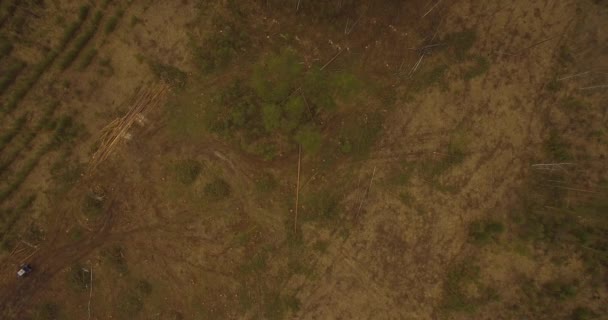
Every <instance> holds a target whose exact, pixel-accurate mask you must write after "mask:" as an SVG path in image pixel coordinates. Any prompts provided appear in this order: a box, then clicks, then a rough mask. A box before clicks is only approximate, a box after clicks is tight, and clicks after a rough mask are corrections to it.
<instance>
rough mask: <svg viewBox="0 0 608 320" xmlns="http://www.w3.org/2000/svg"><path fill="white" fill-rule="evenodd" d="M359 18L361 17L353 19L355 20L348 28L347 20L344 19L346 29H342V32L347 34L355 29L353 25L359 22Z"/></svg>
mask: <svg viewBox="0 0 608 320" xmlns="http://www.w3.org/2000/svg"><path fill="white" fill-rule="evenodd" d="M359 20H361V17H359V18H357V20H355V22H354V23H353V24H352V25H351V26H350V28H348V21H349V20H347V21H346V27H347V29H344V34H346V35H349V34H350V33H351V32H352V31H353V29H355V26H356V25H357V23H359Z"/></svg>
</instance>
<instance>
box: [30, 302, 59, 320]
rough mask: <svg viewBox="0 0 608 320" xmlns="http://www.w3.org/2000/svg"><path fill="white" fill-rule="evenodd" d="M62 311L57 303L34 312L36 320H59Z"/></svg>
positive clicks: (40, 307) (47, 304)
mask: <svg viewBox="0 0 608 320" xmlns="http://www.w3.org/2000/svg"><path fill="white" fill-rule="evenodd" d="M59 316H60V309H59V306H58V305H57V304H55V303H45V304H42V305H40V306H38V307H37V308H36V309H35V312H34V320H55V319H59Z"/></svg>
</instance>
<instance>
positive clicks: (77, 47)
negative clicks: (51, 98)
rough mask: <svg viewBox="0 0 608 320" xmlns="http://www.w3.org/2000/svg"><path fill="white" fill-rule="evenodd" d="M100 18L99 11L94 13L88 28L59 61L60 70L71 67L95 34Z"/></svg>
mask: <svg viewBox="0 0 608 320" xmlns="http://www.w3.org/2000/svg"><path fill="white" fill-rule="evenodd" d="M102 17H103V14H102V12H101V11H97V12H95V15H94V16H93V19H92V21H91V25H90V26H89V28H88V29H87V30H86V31H85V32H84V33H83V34H82V35H81V36H80V37H78V38H76V40H74V47H73V48H72V49H71V50H69V51H67V52H66V54H65V56H64V57H63V60H61V63H60V64H59V65H60V67H61V69H63V70H65V69H67V68H68V67H69V66H70V65H72V63H73V62H74V60H75V59H76V57H77V56H78V54H79V53H80V52H81V51H82V49H83V48H84V47H85V46H86V45H87V43H89V41H90V40H91V39H92V38H93V36H94V35H95V33H96V32H97V28H98V27H99V22H100V21H101V18H102Z"/></svg>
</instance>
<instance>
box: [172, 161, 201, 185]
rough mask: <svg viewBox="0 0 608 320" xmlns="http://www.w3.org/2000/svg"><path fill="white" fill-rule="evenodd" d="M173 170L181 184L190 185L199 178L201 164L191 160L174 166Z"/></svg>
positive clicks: (179, 162)
mask: <svg viewBox="0 0 608 320" xmlns="http://www.w3.org/2000/svg"><path fill="white" fill-rule="evenodd" d="M173 170H174V172H175V176H176V178H177V180H178V181H179V182H180V183H182V184H185V185H189V184H192V183H193V182H194V181H196V179H197V178H198V176H199V174H200V172H201V164H200V162H198V161H196V160H191V159H187V160H180V161H178V162H177V163H176V164H175V165H174V167H173Z"/></svg>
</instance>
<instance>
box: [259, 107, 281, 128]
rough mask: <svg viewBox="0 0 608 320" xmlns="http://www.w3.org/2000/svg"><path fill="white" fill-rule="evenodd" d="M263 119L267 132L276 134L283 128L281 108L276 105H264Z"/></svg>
mask: <svg viewBox="0 0 608 320" xmlns="http://www.w3.org/2000/svg"><path fill="white" fill-rule="evenodd" d="M262 119H263V120H264V128H266V131H268V132H274V131H275V130H276V129H278V128H279V127H280V126H281V108H280V107H279V106H278V105H276V104H274V103H268V104H266V105H264V107H262Z"/></svg>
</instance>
